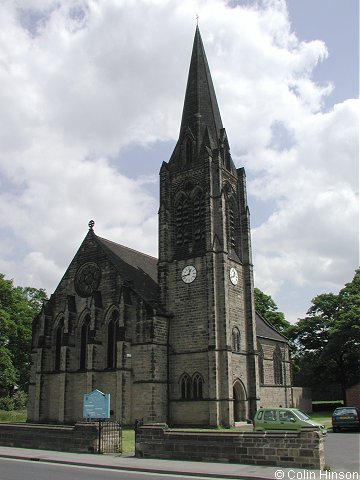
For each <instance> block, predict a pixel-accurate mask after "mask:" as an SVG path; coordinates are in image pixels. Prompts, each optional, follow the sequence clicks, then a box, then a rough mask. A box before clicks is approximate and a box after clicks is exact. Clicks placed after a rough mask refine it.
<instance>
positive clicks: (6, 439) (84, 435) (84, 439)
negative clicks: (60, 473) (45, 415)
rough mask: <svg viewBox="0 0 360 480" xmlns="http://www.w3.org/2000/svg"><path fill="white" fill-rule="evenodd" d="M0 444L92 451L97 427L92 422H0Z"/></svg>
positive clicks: (94, 445)
mask: <svg viewBox="0 0 360 480" xmlns="http://www.w3.org/2000/svg"><path fill="white" fill-rule="evenodd" d="M0 445H3V446H7V447H23V448H39V449H44V450H58V451H61V452H77V453H93V452H96V451H97V448H98V427H97V425H96V424H94V423H77V424H76V425H74V426H63V425H62V426H60V425H56V426H55V425H30V424H0Z"/></svg>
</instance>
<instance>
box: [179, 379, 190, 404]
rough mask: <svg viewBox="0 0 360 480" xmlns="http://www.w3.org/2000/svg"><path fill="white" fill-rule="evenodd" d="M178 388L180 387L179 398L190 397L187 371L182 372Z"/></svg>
mask: <svg viewBox="0 0 360 480" xmlns="http://www.w3.org/2000/svg"><path fill="white" fill-rule="evenodd" d="M180 389H181V399H182V400H189V399H190V397H191V382H190V377H189V375H188V374H187V373H184V375H183V376H182V377H181V380H180Z"/></svg>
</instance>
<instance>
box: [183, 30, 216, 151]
mask: <svg viewBox="0 0 360 480" xmlns="http://www.w3.org/2000/svg"><path fill="white" fill-rule="evenodd" d="M206 127H207V128H208V130H209V134H210V136H211V137H212V138H213V139H214V140H215V142H217V141H218V139H219V137H220V130H221V129H222V128H223V126H222V121H221V116H220V111H219V107H218V103H217V100H216V95H215V90H214V85H213V82H212V79H211V74H210V69H209V65H208V62H207V59H206V54H205V50H204V45H203V43H202V39H201V35H200V30H199V27H198V26H196V31H195V38H194V45H193V50H192V55H191V62H190V69H189V76H188V82H187V86H186V93H185V100H184V108H183V115H182V120H181V127H180V137H181V136H182V135H183V134H184V133H185V131H186V129H187V128H190V129H191V131H192V132H193V133H194V134H195V136H197V139H198V142H200V141H201V139H202V137H203V134H204V130H205V128H206Z"/></svg>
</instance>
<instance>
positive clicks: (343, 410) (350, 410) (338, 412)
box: [334, 408, 356, 415]
mask: <svg viewBox="0 0 360 480" xmlns="http://www.w3.org/2000/svg"><path fill="white" fill-rule="evenodd" d="M334 413H335V414H336V415H345V414H349V413H356V410H355V408H339V409H336V410H335V412H334Z"/></svg>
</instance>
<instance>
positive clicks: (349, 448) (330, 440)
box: [325, 431, 360, 472]
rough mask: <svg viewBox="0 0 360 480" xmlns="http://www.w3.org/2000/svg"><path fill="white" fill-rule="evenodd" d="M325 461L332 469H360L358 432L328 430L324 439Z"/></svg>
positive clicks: (359, 435)
mask: <svg viewBox="0 0 360 480" xmlns="http://www.w3.org/2000/svg"><path fill="white" fill-rule="evenodd" d="M325 461H326V464H327V465H329V466H330V467H331V470H333V471H338V470H341V471H344V472H359V471H360V433H359V432H350V431H349V432H340V433H333V432H329V433H328V434H327V436H326V440H325Z"/></svg>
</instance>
